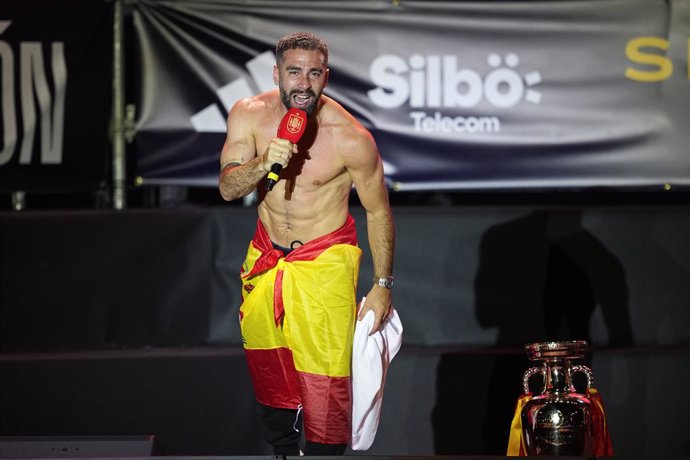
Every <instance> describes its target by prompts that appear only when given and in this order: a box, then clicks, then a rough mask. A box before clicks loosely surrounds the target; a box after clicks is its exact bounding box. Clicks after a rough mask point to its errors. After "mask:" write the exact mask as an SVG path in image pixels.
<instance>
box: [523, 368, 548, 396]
mask: <svg viewBox="0 0 690 460" xmlns="http://www.w3.org/2000/svg"><path fill="white" fill-rule="evenodd" d="M534 374H541V375H542V377H543V378H544V383H546V371H545V370H544V368H543V367H530V368H529V369H527V370H526V371H525V375H524V376H523V377H522V389H523V391H524V392H525V394H528V393H529V392H530V391H529V379H530V378H532V376H533V375H534Z"/></svg>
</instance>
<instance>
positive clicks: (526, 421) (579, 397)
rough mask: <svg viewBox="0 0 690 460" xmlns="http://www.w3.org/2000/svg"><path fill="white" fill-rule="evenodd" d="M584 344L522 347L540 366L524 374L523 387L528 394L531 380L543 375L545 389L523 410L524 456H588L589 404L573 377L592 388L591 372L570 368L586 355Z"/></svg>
mask: <svg viewBox="0 0 690 460" xmlns="http://www.w3.org/2000/svg"><path fill="white" fill-rule="evenodd" d="M586 348H587V342H585V341H582V340H580V341H569V342H542V343H530V344H527V345H525V349H526V350H527V355H528V357H529V359H530V360H532V361H541V362H542V365H541V367H532V368H530V369H528V370H527V371H525V374H524V377H523V379H522V385H523V389H524V391H525V393H526V394H527V393H530V387H529V383H530V379H531V377H532V376H534V375H535V374H541V375H542V376H543V381H544V388H543V390H542V392H541V394H539V395H537V396H534V397H533V398H532V399H530V400H529V401H528V402H527V403H526V404H525V406H524V407H523V408H522V412H521V414H520V416H521V418H522V434H523V437H524V441H525V448H526V450H527V452H526V453H527V455H553V456H591V455H592V450H593V440H594V433H593V425H592V404H591V402H590V399H589V398H588V397H587V395H585V394H581V393H578V392H577V391H576V389H575V387H574V386H573V378H572V376H573V374H574V373H576V372H582V373H584V374H585V375H586V377H587V389H588V390H589V389H590V388H591V386H592V384H593V383H594V382H593V377H592V371H591V370H590V369H589V368H588V367H587V366H581V365H576V366H574V365H572V360H574V359H582V358H584V356H585V350H586Z"/></svg>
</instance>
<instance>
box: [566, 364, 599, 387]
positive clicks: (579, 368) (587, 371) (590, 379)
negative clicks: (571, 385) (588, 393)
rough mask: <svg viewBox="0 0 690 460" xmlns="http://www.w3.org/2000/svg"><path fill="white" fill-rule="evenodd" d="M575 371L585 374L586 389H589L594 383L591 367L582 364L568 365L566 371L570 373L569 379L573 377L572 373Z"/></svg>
mask: <svg viewBox="0 0 690 460" xmlns="http://www.w3.org/2000/svg"><path fill="white" fill-rule="evenodd" d="M575 372H582V373H583V374H585V375H586V376H587V389H588V390H589V389H590V388H592V385H594V375H592V369H590V368H589V367H587V366H582V365H578V366H572V367H570V368H569V369H568V373H569V374H570V375H569V376H570V380H571V381H572V378H573V374H574V373H575Z"/></svg>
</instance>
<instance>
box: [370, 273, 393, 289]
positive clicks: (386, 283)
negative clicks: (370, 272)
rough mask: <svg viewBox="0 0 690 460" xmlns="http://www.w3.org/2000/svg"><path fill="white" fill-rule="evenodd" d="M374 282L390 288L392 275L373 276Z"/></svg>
mask: <svg viewBox="0 0 690 460" xmlns="http://www.w3.org/2000/svg"><path fill="white" fill-rule="evenodd" d="M374 284H377V285H379V286H381V287H384V288H386V289H391V288H392V287H393V277H392V276H384V277H381V278H378V277H376V276H375V277H374Z"/></svg>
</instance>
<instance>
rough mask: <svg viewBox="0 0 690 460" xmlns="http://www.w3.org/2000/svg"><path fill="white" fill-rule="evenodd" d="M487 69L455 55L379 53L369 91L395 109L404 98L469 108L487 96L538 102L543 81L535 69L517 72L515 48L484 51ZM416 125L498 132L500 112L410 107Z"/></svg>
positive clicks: (413, 103)
mask: <svg viewBox="0 0 690 460" xmlns="http://www.w3.org/2000/svg"><path fill="white" fill-rule="evenodd" d="M487 63H488V64H489V66H490V67H491V69H492V70H491V71H490V72H489V73H488V74H487V75H486V76H485V77H484V78H482V76H481V75H480V74H479V73H478V72H477V71H476V70H473V69H468V68H461V69H458V58H457V56H453V55H444V56H440V55H428V56H423V55H421V54H415V55H412V56H411V57H410V58H409V60H408V61H405V60H404V59H403V58H401V57H400V56H396V55H391V54H387V55H382V56H379V57H378V58H377V59H375V60H374V61H373V62H372V64H371V66H370V69H369V70H370V76H371V80H372V82H373V83H374V84H376V85H377V87H376V88H375V89H372V90H370V91H369V92H368V93H367V94H368V96H369V99H370V100H371V102H372V103H374V104H375V105H377V106H378V107H381V108H385V109H397V108H399V107H401V106H403V105H404V104H405V103H408V104H409V107H410V108H412V109H423V108H424V109H447V110H448V109H455V110H457V108H463V109H470V108H472V107H475V106H477V105H478V104H479V103H480V102H482V101H483V100H485V101H486V102H487V103H488V104H490V105H492V106H494V107H496V108H499V109H506V108H510V107H513V106H515V105H517V104H518V103H520V102H521V101H523V100H525V101H527V102H529V103H531V104H539V103H540V102H541V93H540V92H539V91H537V90H536V89H533V87H534V86H536V85H538V84H539V83H541V75H540V73H539V72H538V71H531V72H527V73H525V74H524V75H521V74H520V73H518V71H517V70H516V68H517V67H518V65H519V63H520V58H519V57H518V55H517V54H515V53H508V54H506V55H505V56H504V57H501V56H500V55H499V54H496V53H491V54H489V56H488V57H487ZM409 116H410V118H411V119H412V124H413V128H414V130H415V131H418V132H423V133H437V134H438V133H478V134H481V133H498V132H500V130H501V122H500V118H499V117H498V116H472V115H467V116H448V115H444V114H443V113H442V112H441V110H436V111H435V112H434V113H433V114H429V113H427V112H426V111H424V110H414V111H411V112H410V113H409Z"/></svg>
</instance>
